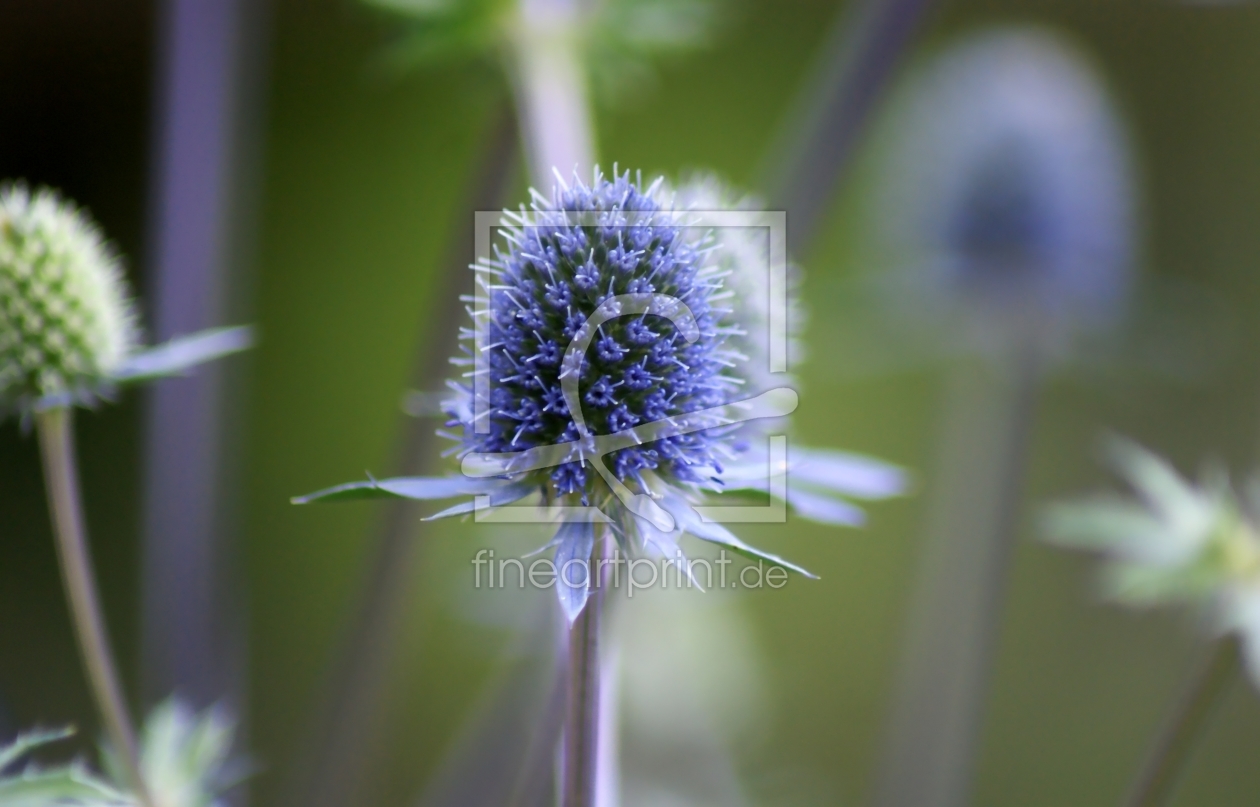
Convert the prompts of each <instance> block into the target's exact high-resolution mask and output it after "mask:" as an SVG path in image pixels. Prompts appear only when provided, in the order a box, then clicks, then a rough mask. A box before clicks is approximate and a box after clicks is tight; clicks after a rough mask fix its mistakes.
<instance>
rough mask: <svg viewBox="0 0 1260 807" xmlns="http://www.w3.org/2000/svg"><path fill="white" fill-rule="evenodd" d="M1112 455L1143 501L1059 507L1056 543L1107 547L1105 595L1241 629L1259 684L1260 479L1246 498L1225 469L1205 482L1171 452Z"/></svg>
mask: <svg viewBox="0 0 1260 807" xmlns="http://www.w3.org/2000/svg"><path fill="white" fill-rule="evenodd" d="M1111 458H1112V461H1113V464H1114V465H1115V466H1116V469H1117V470H1118V471H1119V472H1120V473H1121V474H1123V475H1124V477H1125V478H1126V479H1127V481H1128V482H1129V484H1130V485H1131V486H1132V487H1133V489H1134V491H1135V492H1136V493H1137V494H1138V496H1139V500H1138V501H1131V500H1128V499H1124V498H1120V497H1117V496H1099V497H1095V498H1093V499H1087V500H1084V501H1079V502H1065V503H1062V504H1058V505H1055V506H1054V507H1053V508H1052V509H1051V510H1050V511H1049V512H1048V513H1047V516H1046V519H1045V529H1046V533H1047V536H1048V537H1049V538H1050V540H1051V541H1053V542H1054V543H1057V544H1059V545H1061V546H1066V547H1070V548H1073V549H1085V550H1091V551H1094V552H1098V553H1101V554H1102V555H1103V556H1104V557H1105V559H1106V563H1105V566H1104V567H1103V586H1104V593H1105V594H1106V595H1107V596H1108V597H1109V598H1111V599H1113V600H1115V601H1117V602H1120V603H1123V604H1125V605H1129V606H1133V607H1151V606H1160V605H1190V606H1194V607H1197V608H1201V609H1204V610H1205V611H1206V613H1207V614H1208V616H1209V617H1210V618H1211V620H1212V623H1213V626H1214V628H1215V629H1216V630H1217V631H1219V632H1221V633H1230V632H1234V633H1237V634H1238V635H1239V636H1240V637H1241V639H1242V644H1243V650H1244V653H1245V657H1246V659H1247V663H1248V666H1249V668H1250V671H1251V675H1252V679H1253V681H1254V682H1255V683H1256V685H1257V686H1260V485H1257V484H1256V482H1255V481H1253V483H1252V484H1251V485H1250V486H1248V488H1247V489H1246V491H1245V493H1244V495H1242V496H1239V495H1238V494H1236V493H1235V492H1234V490H1233V489H1232V488H1231V486H1230V484H1229V480H1228V478H1227V477H1226V475H1225V474H1224V472H1223V471H1221V470H1220V469H1210V470H1209V472H1208V473H1206V474H1205V475H1204V477H1203V479H1202V480H1201V481H1200V482H1199V483H1198V484H1195V483H1192V482H1190V481H1188V480H1185V479H1183V478H1182V477H1181V476H1180V475H1179V474H1178V473H1177V472H1176V471H1175V470H1174V469H1173V467H1172V466H1171V465H1170V464H1169V463H1168V462H1166V461H1165V460H1163V459H1162V458H1160V457H1158V456H1156V455H1154V454H1152V453H1150V452H1148V451H1146V450H1145V449H1143V448H1140V447H1138V446H1136V445H1134V444H1132V443H1128V442H1120V441H1117V442H1115V443H1114V444H1113V445H1112V447H1111Z"/></svg>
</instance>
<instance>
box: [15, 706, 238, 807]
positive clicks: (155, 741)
mask: <svg viewBox="0 0 1260 807" xmlns="http://www.w3.org/2000/svg"><path fill="white" fill-rule="evenodd" d="M233 732H234V729H233V726H232V722H231V721H230V720H228V719H227V717H226V716H225V714H224V713H223V712H222V711H221V710H219V709H214V708H212V709H207V710H206V711H205V712H203V713H202V714H196V713H195V712H193V711H192V710H191V709H189V708H188V707H187V706H186V705H184V704H182V703H180V702H178V701H175V700H170V701H167V702H166V703H163V704H161V705H160V706H158V707H157V708H156V709H154V710H153V712H152V713H151V714H150V715H149V720H148V722H147V723H146V724H145V731H144V738H143V742H142V750H141V758H142V761H141V764H142V765H143V768H144V772H145V781H146V784H147V785H148V787H149V790H150V792H151V794H152V796H153V797H154V799H155V802H154V803H155V804H156V805H159V807H222V805H223V804H224V802H223V801H222V799H221V798H220V797H221V796H222V794H223V793H224V792H225V791H226V790H227V789H228V788H230V787H232V786H234V785H236V784H238V783H239V782H240V781H241V779H243V778H244V774H246V773H247V772H248V770H247V768H246V767H245V766H244V765H241V764H240V763H239V762H237V761H235V760H233V759H232V757H231V746H232V735H233ZM73 734H74V731H73V730H72V729H61V730H56V731H39V730H36V731H30V732H26V733H24V734H21V735H19V736H18V737H17V739H16V740H14V741H13V742H12V743H10V744H9V745H7V746H0V807H48V806H49V805H58V804H60V805H79V806H80V807H106V806H107V805H108V806H109V807H136V805H138V804H139V801H138V800H137V799H136V798H135V796H134V795H132V794H131V793H129V792H128V791H127V790H126V789H125V787H122V786H120V785H115V784H113V783H111V782H110V781H109V779H112V780H113V781H115V782H126V781H127V776H126V772H125V771H124V770H122V767H121V764H120V762H119V761H118V760H117V759H116V758H115V757H114V755H113V754H112V752H111V750H110V749H109V748H108V747H106V748H105V749H104V750H103V757H104V763H105V766H104V767H105V769H106V771H107V772H108V773H109V777H108V778H106V777H102V776H99V775H98V774H95V773H93V772H92V771H91V770H90V769H89V768H88V767H87V766H86V765H85V764H84V763H83V762H81V761H75V762H73V763H71V764H69V765H60V766H55V767H48V768H40V767H37V766H35V765H33V764H28V765H27V766H26V767H25V768H24V769H22V770H21V771H20V772H18V773H11V774H5V770H6V769H7V768H11V767H13V766H14V764H15V763H17V762H18V761H19V760H20V759H22V758H23V757H25V756H26V755H28V754H29V753H30V752H31V751H34V750H35V749H37V748H40V747H42V746H44V745H47V744H49V743H52V742H55V741H57V740H61V739H65V738H66V737H69V736H71V735H73Z"/></svg>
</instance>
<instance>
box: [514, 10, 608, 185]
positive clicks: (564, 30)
mask: <svg viewBox="0 0 1260 807" xmlns="http://www.w3.org/2000/svg"><path fill="white" fill-rule="evenodd" d="M581 12H582V9H581V3H579V2H578V1H577V0H521V3H520V20H519V23H518V25H517V26H516V29H515V36H514V39H513V53H514V56H515V60H514V64H513V68H514V69H513V71H512V76H511V77H512V80H513V83H514V88H513V96H514V97H515V100H516V105H517V114H518V115H519V117H520V129H521V136H522V138H523V139H524V141H525V146H526V153H527V154H528V157H529V172H530V178H531V179H532V180H533V181H534V183H536V184H537V185H538V187H539V188H546V187H549V186H550V185H551V182H552V171H553V170H556V171H559V172H560V175H561V176H564V177H568V176H570V174H571V173H572V172H573V171H574V170H577V171H578V172H580V173H582V174H585V173H587V172H589V171H590V170H591V166H592V165H593V164H594V162H595V143H594V140H595V137H594V126H593V125H592V122H591V110H590V105H589V103H588V101H587V87H586V78H585V76H586V74H585V72H584V70H583V69H582V63H581V54H580V51H579V47H578V46H579V41H578V36H579V26H580V19H579V17H580V15H581Z"/></svg>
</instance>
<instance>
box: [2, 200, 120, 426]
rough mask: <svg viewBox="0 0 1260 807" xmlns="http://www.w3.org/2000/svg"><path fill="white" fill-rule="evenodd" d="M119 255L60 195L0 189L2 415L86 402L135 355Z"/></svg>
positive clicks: (90, 221) (89, 220) (94, 225)
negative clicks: (132, 353)
mask: <svg viewBox="0 0 1260 807" xmlns="http://www.w3.org/2000/svg"><path fill="white" fill-rule="evenodd" d="M135 322H136V318H135V314H134V310H133V306H132V303H131V300H130V299H129V297H128V295H127V289H126V285H125V282H124V280H123V276H122V271H121V269H120V266H119V259H118V257H117V255H116V253H115V252H114V251H113V250H112V249H111V248H110V246H109V244H108V243H106V241H105V238H104V236H103V235H102V233H101V231H100V229H99V228H98V227H97V226H96V224H95V223H94V222H92V220H91V219H90V218H89V217H88V215H87V214H86V213H85V212H84V211H82V210H80V209H78V208H76V207H75V206H74V205H73V204H72V203H70V202H68V201H66V200H64V199H62V198H61V197H60V196H58V195H57V193H56V192H54V191H52V190H50V189H47V188H40V189H37V190H36V191H35V192H34V193H32V192H30V191H29V190H27V188H26V187H25V186H24V185H21V184H14V185H8V186H4V187H0V411H3V410H11V409H17V410H20V411H30V410H32V409H35V408H40V407H42V406H47V405H57V404H61V405H67V404H71V403H75V402H84V401H90V400H91V399H92V398H94V397H96V396H97V395H98V394H99V393H100V391H101V388H102V387H103V386H104V384H105V383H106V381H107V379H108V378H109V377H110V375H111V374H112V373H113V371H114V370H116V369H117V368H118V367H119V366H120V364H121V363H122V362H123V360H124V359H125V358H126V357H127V355H128V353H129V352H130V351H131V349H132V347H133V345H134V343H135V340H136V325H135Z"/></svg>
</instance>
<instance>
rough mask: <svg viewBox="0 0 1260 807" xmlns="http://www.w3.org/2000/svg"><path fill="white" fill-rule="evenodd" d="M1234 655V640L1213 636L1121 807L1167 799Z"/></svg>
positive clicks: (1228, 676) (1229, 676) (1229, 677)
mask: <svg viewBox="0 0 1260 807" xmlns="http://www.w3.org/2000/svg"><path fill="white" fill-rule="evenodd" d="M1238 658H1239V647H1238V640H1237V639H1236V638H1235V637H1233V636H1227V637H1224V638H1221V639H1217V640H1216V641H1215V642H1213V643H1212V645H1211V647H1209V648H1208V651H1207V654H1206V655H1205V656H1204V658H1203V659H1202V660H1201V661H1200V662H1199V664H1198V667H1197V668H1196V669H1195V671H1194V673H1193V674H1192V675H1191V678H1190V680H1189V681H1188V682H1187V683H1186V686H1185V689H1184V690H1183V691H1182V693H1181V695H1180V697H1179V698H1178V699H1177V702H1176V704H1175V705H1174V706H1173V710H1172V712H1171V713H1170V714H1169V715H1168V717H1167V719H1166V720H1165V722H1164V725H1163V726H1162V727H1161V728H1160V730H1159V733H1158V734H1157V735H1156V736H1155V742H1154V743H1153V744H1152V746H1151V749H1150V752H1149V753H1148V755H1147V758H1146V762H1145V763H1143V765H1142V770H1141V772H1140V773H1139V774H1138V778H1137V780H1136V781H1135V782H1134V783H1133V787H1132V789H1131V790H1130V791H1129V794H1128V796H1127V797H1126V798H1125V800H1124V802H1123V804H1124V805H1125V807H1158V805H1161V804H1166V803H1167V802H1168V798H1169V796H1171V795H1172V791H1173V788H1174V787H1175V786H1176V784H1177V780H1178V778H1179V777H1180V775H1181V772H1182V769H1183V768H1185V764H1186V760H1187V759H1188V758H1189V756H1190V752H1191V751H1192V750H1193V748H1194V744H1195V742H1196V741H1197V740H1198V739H1199V738H1200V736H1201V734H1202V729H1203V726H1204V724H1205V723H1206V722H1207V719H1208V717H1209V716H1210V715H1211V713H1212V709H1213V707H1214V706H1216V704H1217V702H1218V701H1219V700H1220V697H1221V695H1222V694H1223V693H1224V691H1225V689H1226V688H1227V687H1228V686H1229V684H1230V682H1232V681H1233V680H1234V675H1235V673H1236V672H1237V670H1238Z"/></svg>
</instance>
